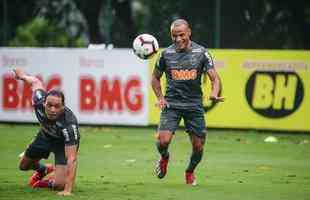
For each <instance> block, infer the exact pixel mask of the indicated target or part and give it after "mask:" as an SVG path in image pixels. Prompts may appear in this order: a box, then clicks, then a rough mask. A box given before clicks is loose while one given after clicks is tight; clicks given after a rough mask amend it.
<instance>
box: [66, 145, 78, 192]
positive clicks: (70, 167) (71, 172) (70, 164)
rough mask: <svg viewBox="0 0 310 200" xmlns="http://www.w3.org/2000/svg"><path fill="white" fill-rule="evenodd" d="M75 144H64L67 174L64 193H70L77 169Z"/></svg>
mask: <svg viewBox="0 0 310 200" xmlns="http://www.w3.org/2000/svg"><path fill="white" fill-rule="evenodd" d="M77 152H78V147H77V145H66V146H65V154H66V158H67V176H66V183H65V188H64V191H63V192H64V193H68V194H71V192H72V188H73V184H74V181H75V176H76V169H77Z"/></svg>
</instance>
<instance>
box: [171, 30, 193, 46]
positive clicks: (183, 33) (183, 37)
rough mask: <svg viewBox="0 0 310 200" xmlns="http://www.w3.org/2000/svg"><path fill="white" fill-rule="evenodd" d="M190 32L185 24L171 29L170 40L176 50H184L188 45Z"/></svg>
mask: <svg viewBox="0 0 310 200" xmlns="http://www.w3.org/2000/svg"><path fill="white" fill-rule="evenodd" d="M190 37H191V30H190V28H189V27H188V26H186V25H185V24H180V25H178V26H172V27H171V39H172V41H173V42H174V43H175V45H176V48H177V50H181V51H182V50H186V49H187V48H189V45H190Z"/></svg>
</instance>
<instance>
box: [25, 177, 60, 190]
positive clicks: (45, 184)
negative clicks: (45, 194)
mask: <svg viewBox="0 0 310 200" xmlns="http://www.w3.org/2000/svg"><path fill="white" fill-rule="evenodd" d="M54 183H55V179H54V177H48V178H47V179H44V180H38V181H37V182H35V183H34V184H33V185H32V186H31V187H32V188H33V189H35V188H53V185H54Z"/></svg>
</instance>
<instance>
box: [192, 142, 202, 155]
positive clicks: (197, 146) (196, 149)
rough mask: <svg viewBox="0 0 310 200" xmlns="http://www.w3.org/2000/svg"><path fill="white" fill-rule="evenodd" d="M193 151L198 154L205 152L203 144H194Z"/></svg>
mask: <svg viewBox="0 0 310 200" xmlns="http://www.w3.org/2000/svg"><path fill="white" fill-rule="evenodd" d="M193 151H194V152H197V153H200V152H203V144H201V143H200V144H199V143H196V144H193Z"/></svg>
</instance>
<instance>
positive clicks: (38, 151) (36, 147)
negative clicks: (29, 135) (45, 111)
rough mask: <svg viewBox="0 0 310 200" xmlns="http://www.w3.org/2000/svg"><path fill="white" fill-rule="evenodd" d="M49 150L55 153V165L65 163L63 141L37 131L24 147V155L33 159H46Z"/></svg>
mask: <svg viewBox="0 0 310 200" xmlns="http://www.w3.org/2000/svg"><path fill="white" fill-rule="evenodd" d="M50 152H53V153H54V155H55V165H66V164H67V160H66V156H65V144H64V142H63V141H62V140H59V139H54V138H51V137H48V136H46V135H45V134H44V133H42V132H39V133H38V134H37V135H36V137H35V138H34V140H33V141H32V143H31V144H30V145H29V146H28V148H27V149H26V152H25V155H26V156H27V157H29V158H31V159H34V160H36V159H41V158H44V159H47V158H48V157H49V155H50Z"/></svg>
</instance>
